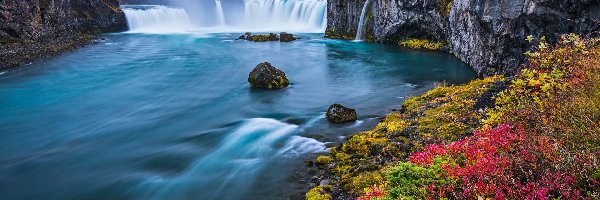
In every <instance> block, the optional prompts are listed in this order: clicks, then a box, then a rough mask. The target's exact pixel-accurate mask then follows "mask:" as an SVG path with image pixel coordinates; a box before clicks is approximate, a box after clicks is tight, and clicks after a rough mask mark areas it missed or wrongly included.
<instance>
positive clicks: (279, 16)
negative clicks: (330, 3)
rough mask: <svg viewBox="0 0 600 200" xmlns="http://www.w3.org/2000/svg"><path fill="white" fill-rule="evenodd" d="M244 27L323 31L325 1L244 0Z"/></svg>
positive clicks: (324, 24) (325, 22)
mask: <svg viewBox="0 0 600 200" xmlns="http://www.w3.org/2000/svg"><path fill="white" fill-rule="evenodd" d="M244 8H245V10H244V12H245V15H244V16H245V19H246V21H245V22H244V23H245V25H248V26H265V25H266V26H271V27H290V26H294V27H302V28H305V29H314V30H319V31H320V32H323V31H325V27H326V25H327V18H326V12H327V2H326V1H325V0H245V2H244Z"/></svg>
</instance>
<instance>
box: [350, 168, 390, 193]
mask: <svg viewBox="0 0 600 200" xmlns="http://www.w3.org/2000/svg"><path fill="white" fill-rule="evenodd" d="M383 181H384V174H382V173H381V172H380V171H367V172H362V173H360V174H358V175H357V176H355V177H352V178H350V179H349V180H348V183H347V184H346V185H345V186H346V189H347V190H349V191H351V192H352V193H356V194H359V193H361V192H363V191H364V190H365V189H366V188H369V187H371V186H373V185H375V184H379V183H381V182H383Z"/></svg>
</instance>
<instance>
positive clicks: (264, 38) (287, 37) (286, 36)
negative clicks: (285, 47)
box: [239, 32, 297, 42]
mask: <svg viewBox="0 0 600 200" xmlns="http://www.w3.org/2000/svg"><path fill="white" fill-rule="evenodd" d="M239 39H240V40H249V41H254V42H268V41H280V42H291V41H294V40H296V39H297V38H296V37H294V35H292V34H290V33H286V32H282V33H281V34H279V35H277V34H274V33H269V34H268V35H267V34H265V35H261V34H259V35H252V33H250V32H246V33H244V35H241V36H240V37H239Z"/></svg>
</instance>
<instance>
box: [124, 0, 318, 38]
mask: <svg viewBox="0 0 600 200" xmlns="http://www.w3.org/2000/svg"><path fill="white" fill-rule="evenodd" d="M174 2H175V1H174ZM177 2H179V4H173V5H177V6H180V7H181V8H174V7H167V6H152V7H150V6H148V7H147V8H139V7H134V6H124V7H123V10H124V11H125V14H126V16H127V19H128V22H129V23H130V31H131V32H148V33H157V32H158V33H160V32H167V33H170V32H190V31H191V30H193V31H194V32H196V31H197V32H247V31H251V32H279V31H288V32H305V33H313V32H314V33H322V32H324V31H325V28H326V26H327V16H326V13H327V1H326V0H235V1H228V2H221V0H214V5H213V4H206V3H205V2H204V3H203V2H199V1H191V0H190V1H177ZM242 8H243V10H242ZM185 9H191V10H188V12H189V13H190V14H193V15H189V16H188V14H187V13H186V10H185ZM211 9H214V12H210V10H211ZM192 11H193V12H192ZM204 11H208V12H204ZM206 13H210V14H206ZM190 16H193V18H190ZM161 29H162V30H161Z"/></svg>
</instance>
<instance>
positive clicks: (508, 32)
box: [448, 0, 600, 74]
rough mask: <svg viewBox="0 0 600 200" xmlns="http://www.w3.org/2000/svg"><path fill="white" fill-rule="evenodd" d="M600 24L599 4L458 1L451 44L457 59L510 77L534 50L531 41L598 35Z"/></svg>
mask: <svg viewBox="0 0 600 200" xmlns="http://www.w3.org/2000/svg"><path fill="white" fill-rule="evenodd" d="M599 20H600V1H591V0H569V1H565V0H512V1H494V0H480V1H472V0H455V1H454V4H453V7H452V11H451V13H450V17H449V22H450V24H452V26H450V30H451V34H450V38H449V39H448V41H449V43H450V44H451V45H452V46H453V52H454V54H455V55H456V56H457V57H459V58H460V59H461V60H463V61H465V62H466V63H468V64H470V65H471V66H473V68H474V69H475V70H476V71H478V72H480V73H483V74H490V73H493V72H495V71H501V72H511V71H515V70H516V69H517V68H518V66H519V64H520V63H522V62H523V60H524V56H523V53H524V52H525V51H527V50H528V49H529V46H528V45H529V44H527V43H526V42H525V39H526V38H527V36H529V35H533V36H534V37H537V38H540V37H542V36H546V37H547V38H548V39H549V41H550V42H555V41H557V39H558V38H559V37H560V35H561V34H566V33H577V34H588V33H591V32H594V31H598V30H599V24H598V23H599V22H600V21H599ZM496 66H499V67H500V68H498V69H495V68H494V67H496Z"/></svg>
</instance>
